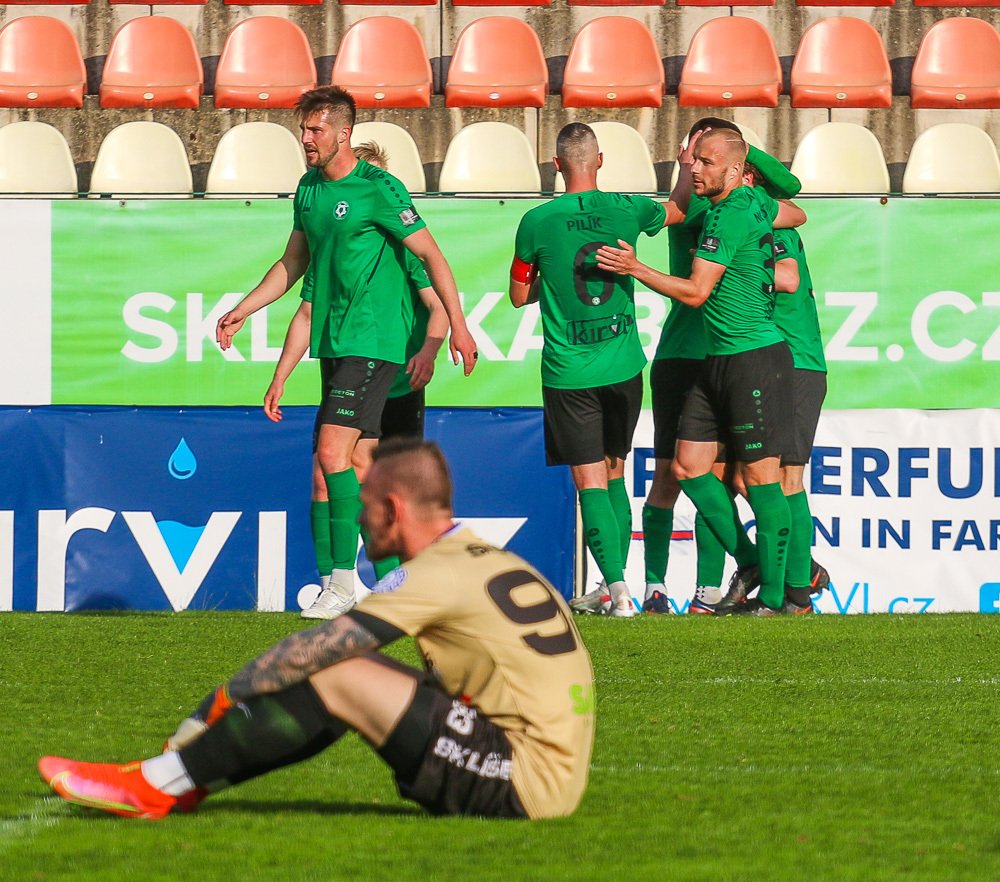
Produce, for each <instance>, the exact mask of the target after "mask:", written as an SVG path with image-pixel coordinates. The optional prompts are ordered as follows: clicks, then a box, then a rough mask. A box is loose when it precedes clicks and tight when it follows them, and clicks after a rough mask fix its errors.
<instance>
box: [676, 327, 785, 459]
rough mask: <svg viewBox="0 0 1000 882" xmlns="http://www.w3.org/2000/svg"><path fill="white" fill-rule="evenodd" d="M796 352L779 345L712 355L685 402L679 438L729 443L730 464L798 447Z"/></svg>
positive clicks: (728, 457) (779, 454)
mask: <svg viewBox="0 0 1000 882" xmlns="http://www.w3.org/2000/svg"><path fill="white" fill-rule="evenodd" d="M792 372H793V365H792V354H791V352H790V351H789V349H788V344H786V343H784V342H782V343H774V344H772V345H771V346H764V347H762V348H760V349H751V350H750V351H749V352H739V353H737V354H736V355H710V356H708V358H707V359H706V361H705V369H704V371H703V372H702V373H701V375H700V376H699V377H698V380H697V381H696V382H695V384H694V386H693V387H692V389H691V393H690V394H689V395H688V399H687V401H686V402H685V404H684V412H683V414H682V415H681V423H680V428H679V430H678V435H677V437H678V438H680V439H681V440H684V441H716V442H721V443H723V444H725V445H726V458H727V460H728V461H729V462H756V461H757V460H760V459H764V458H766V457H769V456H781V455H783V454H785V453H786V452H787V451H789V450H791V449H792V431H793V430H792V422H793V420H792Z"/></svg>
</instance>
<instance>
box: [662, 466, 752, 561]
mask: <svg viewBox="0 0 1000 882" xmlns="http://www.w3.org/2000/svg"><path fill="white" fill-rule="evenodd" d="M680 485H681V489H682V490H683V491H684V492H685V493H687V495H688V497H689V498H690V500H691V501H692V502H693V503H694V505H695V508H697V509H698V511H699V512H701V514H702V517H704V518H705V523H706V524H708V527H709V529H710V530H711V531H712V532H713V533H714V534H715V537H716V539H718V540H719V542H720V543H721V544H722V547H723V548H724V549H725V550H726V552H727V553H728V554H731V555H732V556H733V557H734V558H735V559H736V563H737V564H738V565H739V566H741V567H745V566H748V565H749V564H755V563H757V549H756V548H755V547H754V544H753V542H751V541H750V537H749V536H747V531H746V530H745V529H744V528H743V524H742V522H741V521H740V516H739V512H737V511H736V503H735V502H734V501H733V497H732V496H730V495H729V491H728V490H727V489H726V485H725V484H723V483H722V481H720V480H719V479H718V478H717V477H716V476H715V475H713V474H712V473H711V472H709V473H708V474H706V475H699V476H698V477H697V478H682V479H681V481H680Z"/></svg>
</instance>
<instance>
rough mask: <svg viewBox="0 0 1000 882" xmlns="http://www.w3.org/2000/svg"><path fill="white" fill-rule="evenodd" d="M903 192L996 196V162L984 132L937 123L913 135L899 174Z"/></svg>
mask: <svg viewBox="0 0 1000 882" xmlns="http://www.w3.org/2000/svg"><path fill="white" fill-rule="evenodd" d="M903 192H904V193H1000V159H998V158H997V148H996V145H995V144H994V143H993V139H992V138H990V136H989V135H988V134H986V132H984V131H983V130H982V129H980V128H978V127H976V126H972V125H969V124H968V123H941V124H940V125H936V126H931V127H930V128H929V129H927V130H926V131H924V132H921V133H920V134H919V135H917V138H916V140H915V141H914V142H913V147H912V148H911V149H910V158H909V160H907V163H906V170H905V171H904V172H903Z"/></svg>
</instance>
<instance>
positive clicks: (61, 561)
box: [0, 407, 575, 610]
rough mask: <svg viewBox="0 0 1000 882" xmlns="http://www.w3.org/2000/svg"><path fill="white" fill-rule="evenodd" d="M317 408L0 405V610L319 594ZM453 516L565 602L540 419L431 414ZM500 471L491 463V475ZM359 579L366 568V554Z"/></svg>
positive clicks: (199, 605)
mask: <svg viewBox="0 0 1000 882" xmlns="http://www.w3.org/2000/svg"><path fill="white" fill-rule="evenodd" d="M314 415H315V408H310V407H287V408H284V420H283V421H282V422H281V423H280V424H277V425H276V424H272V423H270V422H268V421H267V420H266V419H264V418H263V416H262V415H261V413H260V410H259V409H256V408H254V409H252V410H251V409H243V408H198V409H194V410H177V409H173V408H142V409H134V408H110V407H109V408H93V407H92V408H68V407H47V408H32V409H24V408H0V447H2V449H3V451H4V458H3V466H2V469H0V610H12V609H14V610H83V609H141V610H171V609H173V610H182V609H259V610H285V609H290V610H297V609H299V608H300V607H301V606H302V605H303V604H308V603H309V602H311V600H312V597H313V596H314V595H315V592H316V591H317V590H318V588H317V587H316V582H317V572H316V566H315V560H314V558H313V549H312V542H311V538H310V527H309V493H310V483H311V482H310V469H311V455H310V445H309V439H310V437H311V431H312V423H313V418H314ZM427 434H428V437H430V438H434V439H436V440H439V441H440V443H441V444H442V446H443V447H444V449H445V452H446V454H447V456H448V458H449V461H450V462H451V464H452V468H453V472H454V479H455V488H456V493H455V498H456V514H457V516H458V517H459V518H460V519H461V520H463V521H465V522H466V523H468V524H469V526H471V527H472V528H473V529H474V530H476V531H477V532H479V533H480V535H482V536H483V538H484V539H486V540H488V541H491V542H494V543H495V544H499V545H504V546H506V547H509V548H510V549H512V550H513V551H516V552H518V553H520V554H521V555H523V556H524V557H526V558H527V559H529V560H530V561H531V562H532V563H534V564H535V565H536V566H538V567H539V569H540V570H541V571H542V572H543V573H544V574H545V575H546V576H547V577H548V578H550V579H551V580H552V581H553V582H554V583H555V584H556V586H557V587H558V588H559V589H560V590H561V591H562V592H563V593H564V594H566V595H567V596H569V595H570V594H571V592H572V588H573V559H574V542H573V536H574V531H575V518H574V513H575V507H574V505H573V499H574V495H573V487H572V483H571V481H570V479H569V475H568V473H567V471H566V470H565V469H547V468H546V467H545V465H544V456H543V453H542V421H541V413H540V411H538V410H533V409H510V410H464V409H463V410H440V411H431V412H430V413H429V414H428V432H427ZM501 465H502V467H499V466H501ZM359 575H360V577H361V579H362V581H364V582H365V583H366V584H369V585H370V584H371V582H372V581H373V575H372V570H371V566H370V564H368V563H367V561H366V560H365V559H364V555H363V551H362V552H361V559H360V562H359Z"/></svg>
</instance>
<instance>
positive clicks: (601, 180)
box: [555, 122, 656, 193]
mask: <svg viewBox="0 0 1000 882" xmlns="http://www.w3.org/2000/svg"><path fill="white" fill-rule="evenodd" d="M588 125H589V126H590V127H591V128H592V129H593V130H594V134H595V135H596V136H597V145H598V147H600V149H601V152H602V153H603V154H604V164H603V165H602V166H601V167H600V169H598V172H597V186H598V187H599V188H600V189H601V190H605V191H607V192H609V193H655V192H656V169H655V168H654V167H653V160H652V157H651V156H650V155H649V147H648V146H647V145H646V142H645V141H644V140H643V137H642V135H640V134H639V133H638V132H637V131H636V130H635V129H633V128H632V127H631V126H630V125H626V124H625V123H620V122H592V123H588ZM565 190H566V182H565V181H564V180H563V176H562V175H561V174H560V173H559V172H556V183H555V191H556V192H557V193H562V192H564V191H565Z"/></svg>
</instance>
